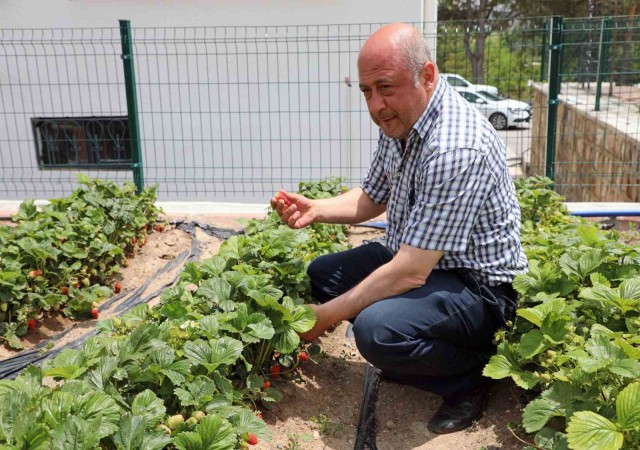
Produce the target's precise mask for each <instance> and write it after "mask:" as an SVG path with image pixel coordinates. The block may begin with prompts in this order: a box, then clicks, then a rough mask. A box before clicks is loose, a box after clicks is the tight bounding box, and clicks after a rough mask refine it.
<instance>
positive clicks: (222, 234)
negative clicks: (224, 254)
mask: <svg viewBox="0 0 640 450" xmlns="http://www.w3.org/2000/svg"><path fill="white" fill-rule="evenodd" d="M172 224H175V225H176V228H179V229H180V230H182V231H184V232H186V233H189V234H190V235H191V248H190V250H185V251H183V252H181V253H180V254H178V256H176V258H174V259H173V260H171V261H169V262H168V263H167V264H165V265H164V266H163V267H161V268H160V269H158V270H157V271H156V272H155V273H154V274H153V276H151V277H150V278H147V280H146V281H145V282H144V283H143V284H142V285H141V286H138V287H137V288H136V289H134V290H133V291H131V292H123V293H120V294H118V295H116V296H114V297H111V298H110V299H109V300H107V301H106V302H103V303H102V304H100V306H99V307H98V310H99V311H104V310H106V309H108V308H109V307H110V306H111V305H112V304H113V303H115V302H117V301H118V300H120V299H122V298H123V297H126V296H129V298H127V299H126V300H125V301H124V302H122V303H121V304H119V305H118V306H117V307H116V309H115V310H114V315H113V316H112V317H117V316H120V315H122V314H125V313H126V312H128V311H130V310H131V309H132V308H133V307H135V306H137V305H139V304H143V303H148V302H149V301H151V300H152V299H154V298H156V297H157V296H159V295H160V294H161V293H162V291H163V290H164V289H166V288H167V287H169V286H171V285H173V284H174V283H175V282H176V280H177V279H178V278H179V277H180V274H178V275H176V276H175V277H173V278H172V279H171V280H170V281H167V282H166V283H165V284H163V285H162V286H161V287H160V288H158V289H157V290H156V291H154V292H152V293H151V294H149V295H147V296H145V297H140V295H141V294H142V292H144V291H145V290H146V289H147V287H149V285H150V284H151V282H152V281H153V280H154V279H156V278H157V277H159V276H160V275H162V274H164V273H166V272H170V271H172V270H173V269H175V268H176V267H178V266H179V265H181V264H182V263H183V262H184V261H185V260H188V261H193V260H196V259H197V258H198V257H199V256H200V247H199V242H198V238H197V237H196V233H195V229H196V227H198V228H201V229H202V230H203V231H204V232H205V233H206V234H207V235H209V236H214V237H217V238H219V239H221V240H226V239H228V238H229V237H231V236H234V235H236V234H238V233H239V232H237V231H235V230H231V229H228V228H216V227H213V226H211V225H208V224H201V223H199V222H184V221H177V222H174V223H172ZM79 325H80V323H76V324H74V325H73V326H72V327H71V328H68V329H66V330H64V331H61V332H60V333H57V334H55V335H53V336H51V337H49V338H48V339H46V340H44V341H41V342H39V343H38V344H37V345H36V346H34V347H33V348H31V349H29V350H25V351H22V352H20V353H18V354H16V355H14V356H11V357H9V358H7V359H5V360H3V361H0V380H4V379H13V378H15V377H16V376H18V375H19V374H20V373H21V372H22V371H23V370H24V369H25V368H26V367H27V366H29V365H31V364H38V363H41V362H42V361H44V360H46V359H49V358H53V357H54V356H56V355H57V354H58V353H60V352H61V351H62V350H64V349H66V348H78V347H79V346H80V345H81V344H82V343H83V342H84V341H85V340H86V339H88V338H89V337H91V336H95V335H96V334H97V331H96V330H95V329H93V330H91V331H88V332H87V333H84V334H83V335H81V336H79V337H77V338H76V339H74V340H73V341H70V342H68V343H66V344H65V345H62V346H60V347H58V348H55V349H52V350H50V351H46V350H44V347H46V346H47V345H49V344H50V343H54V342H56V341H59V340H60V339H61V338H62V337H64V336H65V335H66V334H67V333H69V332H70V331H72V330H73V329H75V328H76V327H77V326H79Z"/></svg>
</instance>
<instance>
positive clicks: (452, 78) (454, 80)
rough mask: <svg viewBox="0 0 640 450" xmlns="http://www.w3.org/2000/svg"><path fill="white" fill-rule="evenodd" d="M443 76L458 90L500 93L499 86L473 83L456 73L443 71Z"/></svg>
mask: <svg viewBox="0 0 640 450" xmlns="http://www.w3.org/2000/svg"><path fill="white" fill-rule="evenodd" d="M440 76H441V77H443V78H444V79H445V80H447V83H449V84H450V85H451V86H453V88H454V89H455V90H456V91H461V90H465V89H468V90H472V91H474V92H478V91H481V92H488V93H489V94H493V95H498V88H497V87H495V86H488V85H486V84H473V83H471V82H470V81H467V80H465V79H464V78H462V77H461V76H460V75H456V74H455V73H441V74H440Z"/></svg>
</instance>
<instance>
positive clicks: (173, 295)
mask: <svg viewBox="0 0 640 450" xmlns="http://www.w3.org/2000/svg"><path fill="white" fill-rule="evenodd" d="M305 189H308V192H312V191H313V192H329V191H327V189H330V190H331V192H334V191H333V190H335V189H336V185H335V180H334V181H331V182H330V183H329V184H327V182H322V184H320V185H319V186H314V185H312V184H306V185H305ZM318 195H320V194H318ZM119 209H122V208H119ZM20 214H21V215H22V216H24V217H25V218H30V219H29V220H31V219H33V217H34V214H36V213H35V212H34V211H33V209H32V208H31V207H30V206H29V205H25V207H24V208H23V210H22V212H21V213H20ZM343 231H344V230H343V229H342V228H339V227H335V228H330V227H323V228H321V227H315V226H314V227H310V228H309V229H305V230H298V231H294V230H290V229H289V228H287V227H286V226H284V225H282V224H281V223H280V222H279V221H276V220H274V219H273V216H272V215H271V216H269V217H268V218H267V219H265V220H263V221H252V222H251V223H249V224H248V226H247V229H246V232H245V234H244V235H239V236H235V237H233V238H231V239H229V240H227V241H226V242H224V243H223V245H222V246H221V249H220V252H219V254H218V255H216V256H214V257H212V258H209V259H207V260H205V261H201V262H197V263H196V262H194V263H189V264H187V265H186V267H185V270H184V271H183V272H182V273H181V274H180V277H179V278H180V279H179V281H178V283H177V284H176V285H175V286H173V287H171V288H168V289H166V290H165V291H164V292H163V293H162V295H161V300H160V302H159V304H158V305H156V306H155V307H153V308H151V309H149V308H148V307H147V305H140V306H137V307H135V308H133V309H132V310H131V311H129V312H128V313H127V314H125V315H124V316H122V317H120V318H112V319H108V320H105V321H101V322H99V323H98V326H97V328H98V330H99V333H98V334H97V335H96V336H93V337H90V338H89V339H87V340H86V341H85V343H84V345H83V347H82V349H80V350H71V349H67V350H63V351H62V352H60V353H59V354H58V355H57V356H56V357H55V358H53V359H52V360H48V361H46V362H45V363H44V364H43V366H42V368H35V367H30V368H28V369H27V371H26V373H25V374H23V375H21V376H19V377H18V378H17V379H16V380H12V381H0V448H5V447H6V448H34V449H39V448H42V449H50V448H53V449H70V448H78V449H83V448H87V449H94V448H98V447H99V448H102V449H109V450H113V449H147V450H155V449H161V448H177V449H189V450H197V449H203V450H204V449H235V448H239V447H241V445H242V444H243V443H244V442H245V441H246V439H247V436H248V433H249V432H251V433H253V434H255V435H256V436H257V437H259V438H260V439H268V438H269V437H270V432H269V429H268V427H267V425H266V424H265V423H264V421H262V420H261V419H260V418H258V416H257V415H256V411H255V410H256V409H257V408H258V407H260V408H261V409H265V410H268V409H271V408H273V407H274V405H275V404H276V403H277V402H279V401H280V400H282V398H283V394H282V392H281V391H280V389H278V387H276V386H270V385H266V384H265V382H266V381H269V382H270V383H273V384H275V383H276V382H277V381H278V380H279V379H280V377H282V378H285V379H287V378H292V377H295V376H296V368H297V364H298V362H297V355H298V351H299V348H300V338H299V336H298V333H302V332H305V331H308V330H309V329H311V328H312V327H313V325H314V323H315V315H314V313H313V311H312V310H311V309H310V308H309V307H308V306H305V305H304V303H305V302H307V301H308V300H310V292H309V281H308V279H307V275H306V267H307V265H308V263H309V262H310V261H311V259H312V258H314V257H315V256H317V255H320V254H323V253H327V252H329V251H336V250H339V249H343V248H345V247H344V246H343V243H342V242H340V241H339V240H338V238H339V237H340V236H341V237H342V239H343V240H344V239H345V236H344V234H343ZM309 353H310V354H314V351H312V349H309ZM276 365H277V366H278V367H279V368H280V369H279V374H277V375H276V374H274V372H272V371H271V368H272V367H273V366H276ZM44 376H49V377H53V378H54V379H55V380H56V381H59V382H61V384H60V385H59V386H57V387H55V388H48V387H43V386H42V378H43V377H44Z"/></svg>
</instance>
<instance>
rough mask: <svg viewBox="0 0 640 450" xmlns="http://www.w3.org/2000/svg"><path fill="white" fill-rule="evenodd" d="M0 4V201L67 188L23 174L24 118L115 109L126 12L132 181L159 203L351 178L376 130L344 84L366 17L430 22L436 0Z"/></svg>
mask: <svg viewBox="0 0 640 450" xmlns="http://www.w3.org/2000/svg"><path fill="white" fill-rule="evenodd" d="M0 8H1V9H2V12H1V14H0V109H3V111H2V113H3V116H2V117H0V198H6V199H12V198H15V199H20V198H25V197H39V198H43V197H44V198H46V197H51V196H60V195H65V194H66V193H68V192H69V191H70V190H71V189H72V188H73V187H74V184H75V183H74V179H75V174H74V172H73V171H68V170H64V171H60V170H49V171H42V170H38V168H37V161H36V154H35V149H34V139H33V131H32V129H31V119H32V118H33V117H81V116H82V117H88V116H117V115H126V110H127V108H126V97H125V90H124V84H123V83H124V80H123V75H122V61H121V59H120V53H121V50H120V40H119V39H120V37H119V30H118V28H117V27H118V22H117V20H118V19H129V20H130V21H131V25H132V28H133V33H134V53H135V61H136V76H137V81H138V84H137V86H138V91H137V95H138V104H139V113H140V115H139V121H140V127H141V142H142V153H143V163H144V167H145V181H146V182H147V184H151V183H159V184H160V190H159V192H160V197H161V199H163V200H174V199H200V200H215V201H243V202H255V201H264V200H266V199H267V198H268V197H269V195H270V194H271V192H273V191H274V190H277V189H279V188H280V187H285V188H287V189H296V188H297V182H298V181H299V180H307V179H319V178H322V177H325V176H329V175H332V176H342V177H344V178H346V180H347V182H348V183H349V184H351V185H357V184H358V182H359V180H360V179H361V177H362V176H363V175H364V173H365V171H366V168H367V167H368V164H369V160H370V156H371V154H372V151H373V149H374V148H375V143H376V141H377V136H378V132H377V129H375V128H374V126H373V125H372V123H371V120H370V119H369V116H368V113H367V110H366V105H365V103H364V102H363V99H362V96H361V94H360V92H359V89H358V82H357V68H356V60H357V54H358V51H359V48H360V46H361V45H362V43H363V42H364V40H365V39H366V38H367V37H368V36H369V35H370V33H371V32H373V31H375V29H377V28H378V27H379V24H380V23H388V22H393V21H405V22H420V21H422V20H427V21H429V20H432V22H431V26H430V27H425V29H427V32H428V33H430V32H432V31H433V30H435V28H434V27H433V24H434V23H435V18H436V10H437V2H436V1H435V0H428V1H423V0H397V1H395V2H378V1H369V0H323V1H317V0H314V1H307V0H305V1H303V0H269V1H266V0H216V1H211V0H180V1H178V0H175V1H151V0H137V1H135V0H133V1H102V0H30V1H24V0H3V1H2V3H1V6H0ZM325 24H338V25H325ZM340 24H345V25H340ZM349 24H355V25H349ZM359 24H362V25H359ZM307 25H308V26H307ZM430 38H432V39H431V40H432V41H433V42H435V35H431V36H430ZM89 174H90V175H91V176H100V177H105V178H111V179H117V180H123V179H131V174H130V173H129V172H113V171H110V172H95V171H94V172H89Z"/></svg>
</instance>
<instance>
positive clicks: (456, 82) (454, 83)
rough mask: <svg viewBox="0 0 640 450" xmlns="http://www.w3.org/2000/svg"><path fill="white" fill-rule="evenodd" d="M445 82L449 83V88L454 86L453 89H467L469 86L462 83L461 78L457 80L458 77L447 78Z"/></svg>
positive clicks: (464, 82)
mask: <svg viewBox="0 0 640 450" xmlns="http://www.w3.org/2000/svg"><path fill="white" fill-rule="evenodd" d="M447 81H448V82H449V84H450V85H451V86H455V87H467V86H469V84H468V83H467V82H466V81H464V80H463V79H462V78H458V77H452V76H448V77H447Z"/></svg>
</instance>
